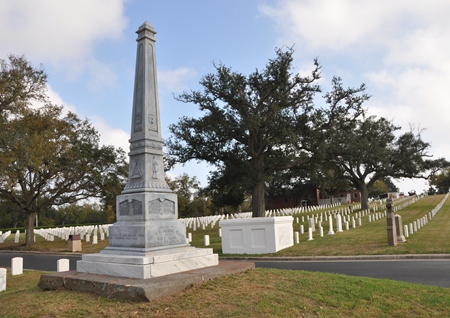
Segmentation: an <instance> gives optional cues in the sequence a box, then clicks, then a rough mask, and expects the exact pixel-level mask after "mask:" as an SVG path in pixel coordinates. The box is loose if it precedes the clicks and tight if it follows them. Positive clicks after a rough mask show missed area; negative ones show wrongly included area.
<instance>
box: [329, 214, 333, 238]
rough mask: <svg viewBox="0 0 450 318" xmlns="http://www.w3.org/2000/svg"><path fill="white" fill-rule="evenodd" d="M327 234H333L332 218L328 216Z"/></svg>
mask: <svg viewBox="0 0 450 318" xmlns="http://www.w3.org/2000/svg"><path fill="white" fill-rule="evenodd" d="M328 224H329V225H328V235H333V234H334V230H333V218H329V219H328Z"/></svg>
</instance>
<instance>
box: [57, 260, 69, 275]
mask: <svg viewBox="0 0 450 318" xmlns="http://www.w3.org/2000/svg"><path fill="white" fill-rule="evenodd" d="M69 270H70V262H69V260H68V259H67V258H61V259H59V260H58V261H57V262H56V271H57V272H58V273H59V272H68V271H69Z"/></svg>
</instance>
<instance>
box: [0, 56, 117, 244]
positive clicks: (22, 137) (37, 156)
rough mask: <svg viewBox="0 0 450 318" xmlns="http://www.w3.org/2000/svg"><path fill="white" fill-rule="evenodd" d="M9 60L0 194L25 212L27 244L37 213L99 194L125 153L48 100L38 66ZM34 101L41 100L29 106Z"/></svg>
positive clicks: (3, 99) (3, 88) (5, 77)
mask: <svg viewBox="0 0 450 318" xmlns="http://www.w3.org/2000/svg"><path fill="white" fill-rule="evenodd" d="M10 61H11V62H10V64H9V66H7V65H8V64H7V62H5V61H2V62H1V64H2V73H1V74H0V78H1V79H2V81H1V82H0V84H1V85H0V92H2V93H1V94H0V95H1V103H2V105H1V107H2V134H1V136H0V150H1V151H0V199H2V200H7V201H9V202H11V203H12V204H14V205H15V206H17V207H18V209H19V210H20V211H21V213H23V214H24V215H25V216H26V228H27V237H26V244H27V245H30V244H33V242H34V240H33V235H34V231H33V224H34V223H33V221H34V218H35V216H36V214H38V213H40V212H42V211H43V210H44V209H46V208H48V207H50V206H61V205H64V204H68V203H74V202H77V201H79V200H82V199H88V198H92V197H100V196H101V195H102V191H103V185H105V184H107V183H108V182H111V180H110V179H111V175H112V174H113V175H114V174H116V173H117V169H118V168H117V167H118V166H120V165H121V164H123V162H124V160H125V157H124V152H123V151H121V150H117V149H115V148H114V147H113V146H101V145H100V143H99V140H100V138H99V134H98V132H97V131H96V130H95V128H94V127H93V126H92V124H91V123H90V122H89V121H88V120H82V119H80V118H78V116H77V115H75V114H74V113H71V112H67V113H64V112H63V109H62V107H60V106H56V105H52V104H51V103H50V102H48V100H47V97H46V95H45V91H44V88H45V79H46V75H45V74H44V73H43V72H42V71H41V70H34V69H33V68H30V64H29V63H28V62H26V60H25V59H24V58H11V57H10ZM17 61H19V62H17ZM33 70H34V71H33ZM5 73H7V74H6V75H5ZM10 73H12V74H13V75H14V76H12V75H11V76H9V75H8V74H10ZM43 85H44V86H43ZM5 92H6V93H5ZM8 96H9V97H8ZM35 101H40V102H42V103H44V106H43V107H40V108H34V107H31V106H32V103H33V102H35ZM18 105H19V106H18Z"/></svg>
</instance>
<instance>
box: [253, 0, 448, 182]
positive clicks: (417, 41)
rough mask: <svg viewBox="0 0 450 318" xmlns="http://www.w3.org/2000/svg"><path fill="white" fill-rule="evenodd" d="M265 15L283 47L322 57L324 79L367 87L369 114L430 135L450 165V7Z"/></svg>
mask: <svg viewBox="0 0 450 318" xmlns="http://www.w3.org/2000/svg"><path fill="white" fill-rule="evenodd" d="M260 11H261V12H262V13H263V14H265V15H267V16H269V17H271V18H272V19H273V20H274V22H275V24H276V25H277V26H278V27H279V30H280V31H281V36H280V41H282V42H280V43H281V44H282V43H296V50H300V51H306V52H309V53H313V54H314V55H318V56H320V57H321V59H322V56H325V57H326V59H327V63H329V64H332V65H329V64H328V65H324V69H323V71H324V73H325V74H326V71H327V69H330V68H332V67H335V69H336V68H338V69H342V68H343V67H344V66H343V65H345V67H346V70H345V71H346V73H348V74H352V75H351V76H352V77H354V78H359V79H360V81H361V82H366V83H367V84H368V85H367V86H368V93H369V94H371V95H372V98H371V100H370V102H369V103H368V105H369V113H371V114H376V115H377V116H384V117H386V118H388V119H394V124H396V125H400V126H402V128H403V131H407V130H409V126H410V124H414V125H415V126H418V127H421V128H425V129H426V130H425V131H424V132H423V139H424V140H425V141H427V142H430V143H431V145H432V147H431V149H430V153H431V154H433V155H434V156H435V157H446V158H447V159H449V160H450V141H449V139H448V127H450V117H449V116H447V112H448V108H449V107H448V101H449V100H450V90H448V83H450V55H449V54H448V52H450V19H448V12H450V2H449V1H446V0H436V1H432V2H427V1H408V0H396V1H390V0H378V1H356V0H300V1H298V0H282V1H280V2H278V4H277V5H275V6H267V5H265V6H262V7H260ZM343 59H347V63H346V64H343V63H342V60H343ZM348 60H350V61H351V62H350V63H349V62H348ZM361 68H364V70H363V71H361ZM347 71H348V72H347ZM345 81H346V79H345V78H344V83H345ZM420 182H421V187H422V186H423V185H424V184H423V182H424V181H423V180H422V181H420ZM417 190H419V189H417Z"/></svg>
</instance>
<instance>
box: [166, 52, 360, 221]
mask: <svg viewBox="0 0 450 318" xmlns="http://www.w3.org/2000/svg"><path fill="white" fill-rule="evenodd" d="M214 67H215V71H216V73H215V74H208V75H206V76H204V77H203V78H202V80H201V81H200V84H201V85H202V86H203V91H191V92H190V93H184V94H182V95H181V96H179V97H178V100H180V101H182V102H185V103H194V104H197V105H198V106H199V108H200V110H201V111H203V112H205V115H204V116H203V117H201V118H199V119H195V118H188V117H183V118H182V119H181V120H180V121H179V122H178V123H177V124H174V125H171V126H170V131H171V132H172V138H171V139H169V140H168V142H167V146H168V149H169V155H170V156H173V157H174V158H176V160H177V161H178V162H182V163H184V162H187V161H189V160H193V159H197V160H204V161H206V162H208V163H210V164H212V165H215V166H216V167H217V168H218V170H219V174H220V175H219V176H220V177H224V178H225V179H226V181H227V183H229V184H230V185H231V184H233V183H234V182H235V181H236V180H238V179H247V180H246V182H249V184H251V191H252V204H253V215H254V216H264V213H265V183H266V181H267V179H266V177H267V175H268V174H271V173H272V172H274V171H279V170H285V169H288V168H290V167H294V166H297V165H300V164H302V163H304V162H307V161H309V160H311V155H312V151H313V150H315V149H317V148H316V146H317V143H316V142H315V141H316V139H315V137H316V134H317V133H318V132H319V131H321V130H323V129H325V128H326V127H329V126H331V125H333V124H334V122H335V121H336V120H339V121H346V120H348V119H351V118H353V117H357V116H359V115H360V114H361V113H362V109H361V107H360V105H361V103H360V100H361V99H364V95H363V96H359V93H361V92H362V91H363V90H364V86H361V87H360V88H358V89H347V90H346V89H343V88H342V85H341V82H340V79H338V78H335V79H333V82H332V84H333V90H332V91H331V92H329V93H327V94H326V100H327V101H329V100H330V101H331V102H329V106H330V107H329V108H327V109H320V108H317V107H314V103H313V98H314V96H315V94H316V93H317V92H320V87H319V86H318V85H317V84H316V82H317V81H318V80H319V79H320V67H319V65H318V62H317V61H315V62H314V69H313V70H312V72H311V74H310V75H309V76H301V75H300V74H294V73H293V68H294V66H293V50H292V49H287V50H283V49H277V50H276V57H275V58H274V59H270V60H269V62H268V64H267V65H266V68H265V69H264V70H262V71H259V70H255V72H253V73H252V74H250V75H249V76H244V75H242V74H241V73H237V72H233V71H232V70H231V68H229V67H226V66H224V65H222V64H219V65H214ZM313 146H314V147H313ZM230 171H232V172H233V174H231V173H229V172H230ZM231 176H232V177H231ZM239 186H241V185H239ZM239 192H240V193H242V191H239ZM238 194H239V193H238Z"/></svg>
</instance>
